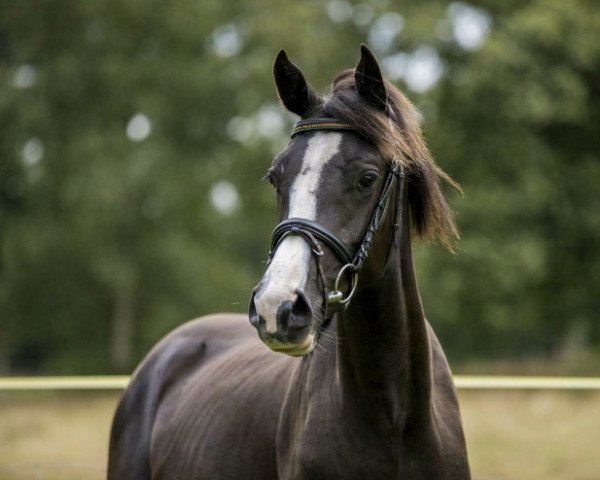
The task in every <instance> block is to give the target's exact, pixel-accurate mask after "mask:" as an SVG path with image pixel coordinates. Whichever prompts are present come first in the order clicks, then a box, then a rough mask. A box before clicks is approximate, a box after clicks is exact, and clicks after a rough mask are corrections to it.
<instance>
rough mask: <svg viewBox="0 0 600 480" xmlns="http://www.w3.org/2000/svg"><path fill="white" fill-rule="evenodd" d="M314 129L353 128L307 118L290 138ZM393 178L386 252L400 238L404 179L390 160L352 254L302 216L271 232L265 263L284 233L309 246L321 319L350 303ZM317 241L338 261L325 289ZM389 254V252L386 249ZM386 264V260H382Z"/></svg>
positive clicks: (332, 235) (298, 125)
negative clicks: (345, 283)
mask: <svg viewBox="0 0 600 480" xmlns="http://www.w3.org/2000/svg"><path fill="white" fill-rule="evenodd" d="M316 130H328V131H331V130H334V131H343V130H345V131H356V129H355V128H354V127H353V126H352V125H350V124H348V123H345V122H342V121H340V120H337V119H335V118H316V119H310V120H301V121H299V122H298V123H296V125H295V126H294V128H293V130H292V133H291V138H294V137H295V136H296V135H298V134H301V133H304V132H310V131H316ZM394 181H395V182H396V204H395V208H394V222H393V224H392V230H393V232H392V238H391V244H390V252H391V249H392V248H395V249H398V248H399V246H400V239H401V237H402V197H403V196H404V182H405V174H404V168H403V167H402V165H400V164H399V163H398V162H395V161H392V162H391V163H390V166H389V167H388V170H387V173H386V177H385V181H384V184H383V189H382V190H381V194H380V195H379V200H378V201H377V205H375V209H374V210H373V214H372V215H371V220H370V222H369V226H368V227H367V231H366V232H365V235H364V236H363V239H362V242H361V244H360V246H359V247H358V250H357V251H356V253H355V254H354V255H353V254H352V253H351V252H350V251H349V250H348V248H347V247H346V246H345V245H344V244H343V243H342V242H341V241H340V240H339V239H338V238H337V237H336V236H335V235H334V234H333V233H331V232H330V231H329V230H327V229H326V228H325V227H323V226H321V225H319V224H318V223H316V222H313V221H312V220H307V219H305V218H288V219H286V220H283V221H282V222H281V223H279V224H278V225H277V226H276V227H275V229H274V230H273V233H272V235H271V251H270V252H269V262H270V261H271V259H272V258H273V255H274V254H275V251H276V250H277V248H278V247H279V245H280V244H281V242H282V241H283V239H284V238H285V237H287V236H288V235H299V236H301V237H302V238H304V239H305V240H306V241H307V242H308V244H309V245H310V247H311V252H312V254H313V255H314V256H315V260H316V263H317V271H318V273H319V276H320V278H321V283H322V285H323V297H324V299H325V310H326V311H325V315H324V316H325V318H330V317H331V316H332V315H333V314H334V313H336V312H338V311H341V310H344V309H345V308H346V307H347V306H348V305H349V303H350V300H351V299H352V297H353V295H354V293H355V291H356V285H357V283H358V273H359V271H360V269H361V268H362V266H363V263H364V261H365V259H366V258H367V255H368V252H369V249H370V248H371V244H372V242H373V237H374V236H375V233H376V232H377V230H378V228H379V226H380V225H381V222H382V220H383V218H384V217H385V212H386V211H387V206H388V203H389V200H390V197H391V193H392V190H393V185H394ZM319 242H322V243H324V244H325V245H327V246H328V247H329V248H330V249H331V251H332V252H333V253H334V254H335V255H336V256H337V257H338V259H339V260H341V262H342V265H343V266H342V268H341V269H340V270H339V272H338V274H337V275H336V278H335V282H334V284H333V289H332V290H331V291H329V289H328V288H327V283H326V281H325V274H324V272H323V267H322V265H321V257H322V256H323V249H322V248H321V244H320V243H319ZM388 257H389V252H388ZM386 263H387V262H386ZM344 274H347V275H350V279H351V280H350V291H349V293H348V294H347V295H346V297H344V294H343V293H342V292H341V291H340V282H341V279H342V277H343V276H344Z"/></svg>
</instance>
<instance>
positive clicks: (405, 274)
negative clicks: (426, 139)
mask: <svg viewBox="0 0 600 480" xmlns="http://www.w3.org/2000/svg"><path fill="white" fill-rule="evenodd" d="M352 73H353V74H354V72H352ZM354 75H355V78H356V87H355V86H354V83H353V84H352V85H351V88H349V89H347V92H349V93H347V94H348V95H349V97H348V98H346V100H345V101H344V102H342V104H343V105H348V104H351V103H352V102H355V103H356V104H357V105H359V106H360V105H362V104H363V103H368V104H369V105H370V106H369V107H368V108H369V109H371V110H373V109H375V110H373V112H378V113H373V114H372V118H371V121H373V122H377V121H381V119H383V121H381V125H382V126H387V125H388V123H389V122H388V119H387V117H385V116H384V112H385V115H388V116H390V117H391V116H397V115H399V114H400V113H401V112H400V110H401V109H400V108H399V105H400V104H402V105H404V104H403V103H402V102H403V101H404V100H403V98H404V97H401V96H400V95H401V94H400V93H399V92H397V91H396V92H397V93H394V92H393V91H392V92H391V93H389V95H390V99H388V100H387V101H385V102H383V103H382V98H384V99H385V98H386V97H385V96H386V91H385V88H384V83H383V80H381V74H380V72H379V68H378V66H377V64H376V61H375V59H374V57H372V54H370V52H369V51H368V50H367V49H365V48H364V47H363V57H362V58H361V62H360V63H359V65H358V66H357V69H356V73H355V74H354ZM275 77H276V83H277V86H278V90H279V93H280V97H281V98H282V101H283V103H284V105H286V107H288V108H289V109H290V110H292V111H294V112H296V113H298V114H299V115H301V116H302V117H303V118H309V119H310V118H313V117H316V118H320V117H328V116H329V117H331V116H333V117H339V116H343V115H344V114H345V112H344V110H343V108H342V109H341V110H339V109H338V110H336V108H335V107H336V105H335V103H332V102H329V103H325V104H323V102H322V101H321V100H320V99H319V97H318V96H317V94H316V93H315V92H314V91H313V90H312V89H311V88H310V87H309V86H308V85H307V84H306V82H305V80H304V78H303V76H302V75H301V74H300V73H299V71H298V70H297V68H296V67H295V66H294V65H293V64H291V62H289V61H288V60H287V57H285V55H284V54H283V55H282V54H280V55H279V56H278V59H277V61H276V64H275ZM344 78H346V80H347V79H348V78H349V77H348V76H346V77H343V78H342V80H341V81H338V79H336V85H340V84H343V83H344V81H346V80H344ZM378 78H379V79H380V80H381V81H380V82H379V81H378ZM373 79H374V82H373V81H372V80H373ZM385 87H386V88H388V89H390V88H391V86H389V85H387V84H386V86H385ZM365 89H366V90H365ZM382 89H383V90H382ZM334 92H335V86H334ZM342 94H344V93H343V92H342ZM342 94H338V95H342ZM382 95H383V97H382ZM335 98H336V97H335V93H334V99H335ZM339 98H341V97H339ZM348 99H350V100H348ZM388 103H389V104H390V105H392V107H391V108H388V107H389V105H388ZM361 108H362V107H361ZM406 108H409V107H408V106H406ZM371 110H368V109H367V110H365V112H370V111H371ZM390 111H396V114H392V113H390ZM332 112H333V113H332ZM361 112H362V111H361ZM403 115H404V116H402V117H401V118H396V119H395V123H396V125H398V126H399V127H398V128H402V129H403V132H404V133H403V136H402V137H398V138H399V141H400V142H402V141H404V140H406V141H407V142H408V143H407V144H410V142H411V141H412V142H416V140H415V138H416V137H414V135H415V132H414V131H411V128H412V129H413V130H414V128H417V127H415V126H414V125H413V126H411V117H410V112H408V113H407V112H404V113H403ZM367 120H368V119H367ZM336 122H337V123H336ZM349 124H350V123H348V121H347V122H345V123H340V122H339V121H338V120H335V121H332V122H331V123H330V122H321V121H318V122H317V121H313V122H312V123H310V122H308V123H307V122H305V123H304V124H303V125H302V129H304V130H298V131H302V134H301V135H298V137H297V138H295V139H294V140H293V141H292V142H291V143H290V145H289V146H288V148H287V149H286V150H285V151H284V153H283V154H282V155H281V156H280V157H278V158H276V160H275V161H274V163H273V167H272V168H271V170H270V174H271V175H272V177H273V178H271V179H272V181H273V183H274V185H275V186H276V188H277V192H278V197H279V200H280V201H279V205H280V217H281V219H283V220H284V221H283V222H282V223H281V224H280V227H281V226H282V225H283V227H282V228H284V230H282V229H280V227H278V228H277V229H276V231H277V230H278V229H280V233H281V232H283V233H282V234H280V235H277V236H276V235H274V242H273V248H272V252H271V256H270V264H269V268H268V270H267V272H266V274H265V276H264V277H263V279H262V281H261V282H260V283H259V285H258V286H257V287H256V289H255V290H254V293H253V296H252V299H251V304H250V323H251V324H252V325H253V326H254V327H255V329H256V330H257V331H258V334H259V335H258V338H257V336H256V333H255V331H254V330H253V329H252V328H251V327H250V326H249V325H248V323H247V318H246V317H242V316H240V315H215V316H209V317H204V318H201V319H198V320H195V321H193V322H190V323H188V324H185V325H183V326H182V327H180V328H178V329H176V330H175V331H174V332H172V333H171V334H170V335H168V336H167V337H166V338H165V339H164V340H163V341H161V342H160V343H159V344H158V345H157V346H156V347H155V348H154V349H153V351H152V352H150V354H149V355H148V356H147V357H146V359H145V360H144V362H143V363H142V364H141V365H140V367H139V368H138V370H137V371H136V373H135V374H134V377H133V379H132V382H131V384H130V386H129V387H128V388H127V390H126V392H125V394H124V396H123V398H122V400H121V402H120V404H119V407H118V409H117V412H116V415H115V419H114V422H113V430H112V433H111V445H110V455H109V472H108V478H109V479H110V480H120V479H133V480H148V479H153V480H167V479H169V480H200V479H265V480H269V479H279V480H319V479H323V480H334V479H365V478H385V479H399V480H400V479H401V480H413V479H414V480H417V479H427V480H432V479H446V480H468V479H469V478H470V473H469V467H468V461H467V455H466V448H465V441H464V436H463V431H462V426H461V420H460V413H459V408H458V402H457V399H456V392H455V389H454V384H453V380H452V375H451V373H450V369H449V367H448V364H447V361H446V358H445V356H444V353H443V351H442V349H441V346H440V344H439V342H438V340H437V338H436V337H435V334H434V333H433V330H432V329H431V327H430V326H429V324H428V322H427V321H426V319H425V317H424V313H423V308H422V305H421V300H420V297H419V293H418V288H417V284H416V279H415V274H414V269H413V260H412V247H411V230H412V229H411V223H415V222H416V226H417V227H416V231H417V232H418V231H419V229H420V228H421V230H423V228H424V227H423V225H424V222H426V221H431V218H433V219H434V220H435V221H438V222H443V218H444V215H445V214H446V213H447V211H446V210H445V207H446V204H445V203H444V201H443V198H442V197H441V193H439V190H438V189H437V183H436V182H435V181H434V180H433V177H434V176H435V175H440V172H439V171H436V170H435V168H434V166H433V165H434V164H433V163H431V162H430V161H429V160H427V159H425V160H426V161H425V160H424V161H423V163H422V165H421V166H420V167H419V168H422V170H421V171H418V170H417V171H418V172H419V175H420V177H418V178H417V177H414V179H413V182H414V183H413V184H412V185H410V184H409V187H410V188H407V189H404V178H403V177H401V176H398V178H397V180H396V185H397V186H398V188H397V189H396V190H393V189H392V188H391V187H390V189H389V190H386V188H387V186H390V185H392V184H393V182H394V179H393V178H392V177H391V175H392V174H394V175H395V174H396V172H397V170H396V169H391V170H388V163H387V159H386V155H385V153H386V152H385V151H384V150H385V149H386V147H385V144H382V145H379V146H378V145H377V144H375V142H369V141H367V140H368V139H369V133H368V132H360V130H359V128H360V126H359V125H358V124H356V127H353V129H354V130H357V131H359V133H361V135H357V134H356V133H355V132H354V131H352V132H344V133H339V132H322V131H320V130H328V129H348V125H349ZM313 127H314V128H315V129H316V130H318V131H317V132H316V133H306V132H307V130H306V129H309V130H310V128H313ZM382 128H383V127H382ZM395 128H396V127H395ZM417 133H418V132H417ZM411 135H412V136H413V137H414V138H412V140H411ZM365 138H366V139H367V140H365ZM396 143H397V142H396ZM413 147H414V148H412V150H411V151H410V152H409V151H406V152H404V153H405V154H406V155H415V156H416V154H417V153H419V152H420V151H426V150H422V149H420V145H419V144H415V145H413ZM409 150H410V149H409ZM299 158H301V159H302V161H298V159H299ZM407 162H408V161H407ZM428 162H429V163H428ZM407 166H411V165H410V164H409V163H407ZM412 167H413V168H415V169H416V168H417V165H412ZM386 171H389V172H391V173H389V174H387V176H386V177H385V178H386V179H387V180H386V181H385V185H384V181H383V177H384V175H383V174H384V172H386ZM277 175H280V176H281V178H276V176H277ZM388 180H390V183H389V184H388ZM317 190H318V192H319V195H321V196H320V197H318V198H317V194H316V192H317ZM377 192H379V195H377ZM386 192H387V193H386ZM390 192H392V193H390ZM388 194H389V198H390V199H391V200H390V202H389V203H388V200H387V198H388V197H387V195H388ZM384 196H385V201H384V200H382V199H383V198H384ZM436 202H437V203H436ZM391 205H395V209H394V207H392V206H391ZM405 205H406V206H407V207H409V208H404V206H405ZM411 208H412V210H411ZM425 208H429V209H430V210H431V209H433V211H434V214H433V215H432V214H431V212H429V214H427V213H426V212H425ZM436 208H437V210H436ZM378 209H379V210H381V212H378ZM421 210H422V211H421ZM290 212H291V213H290ZM370 212H375V214H374V215H373V219H375V221H374V220H371V222H367V221H366V220H364V218H363V217H368V216H369V215H370ZM379 213H381V215H380V216H379ZM427 215H430V217H431V218H429V220H428V217H427ZM290 217H291V220H287V222H286V221H285V219H289V218H290ZM379 217H381V222H380V219H379ZM440 219H442V220H440ZM419 222H421V224H419ZM379 223H381V228H379V230H378V227H379ZM419 225H420V227H419ZM448 225H450V226H452V225H453V224H452V222H451V221H449V223H448ZM322 226H323V227H322ZM323 230H325V233H322V231H323ZM327 232H337V234H338V235H339V239H338V237H335V236H334V235H332V234H330V233H327ZM365 232H367V233H366V234H365ZM390 232H392V233H390ZM315 235H317V236H318V237H319V239H320V240H322V242H323V243H324V247H325V248H322V247H321V245H320V243H319V242H318V241H317V240H316V238H315ZM361 238H362V239H363V240H362V243H361ZM390 238H391V241H390ZM339 245H342V246H341V247H340V246H339ZM345 245H347V246H349V247H351V249H352V250H353V251H358V252H361V251H364V252H365V253H366V251H367V250H369V249H370V254H369V255H370V256H369V259H368V260H367V261H365V262H364V266H362V262H363V260H364V256H363V258H361V260H360V261H357V262H356V265H358V266H357V267H355V268H356V270H358V269H359V268H360V267H361V266H362V269H361V283H360V287H359V288H358V289H356V293H355V295H354V298H353V300H352V303H351V304H350V303H349V299H350V298H351V297H352V295H353V294H354V288H353V286H355V283H354V279H352V280H351V279H349V278H345V276H344V275H343V272H344V270H343V269H342V270H341V271H340V262H339V260H336V255H337V256H338V257H339V256H340V255H341V256H342V257H343V256H344V255H345V254H344V250H345ZM340 251H341V253H339V252H340ZM361 255H362V254H361ZM313 257H314V258H315V261H314V262H313V261H312V258H313ZM345 262H347V260H345ZM347 266H348V265H347ZM337 272H340V273H338V274H337V279H336V273H337ZM334 279H336V280H335V290H337V288H338V282H339V283H340V287H339V288H343V289H344V290H345V291H346V292H350V293H348V294H347V295H346V300H348V302H347V303H348V304H349V306H348V308H347V309H343V308H339V306H340V305H344V303H343V302H344V301H345V300H342V302H340V298H342V297H343V296H344V295H343V294H341V293H340V292H339V291H335V292H333V291H332V292H330V293H329V294H325V295H323V296H322V295H321V294H323V291H321V288H322V289H324V290H325V293H327V285H330V284H332V283H333V280H334ZM338 294H339V296H338ZM332 299H333V300H332ZM265 344H266V345H267V346H268V347H270V348H267V346H265ZM276 352H278V353H276ZM281 352H283V353H286V354H287V355H283V354H282V353H281Z"/></svg>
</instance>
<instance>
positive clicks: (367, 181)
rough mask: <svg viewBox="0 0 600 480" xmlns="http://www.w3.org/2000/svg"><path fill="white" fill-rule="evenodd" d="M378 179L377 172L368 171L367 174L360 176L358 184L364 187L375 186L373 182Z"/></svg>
mask: <svg viewBox="0 0 600 480" xmlns="http://www.w3.org/2000/svg"><path fill="white" fill-rule="evenodd" d="M376 180H377V174H375V173H366V174H365V175H363V176H362V177H361V178H360V181H359V182H358V184H359V185H360V186H361V187H362V188H369V187H372V186H373V184H374V183H375V181H376Z"/></svg>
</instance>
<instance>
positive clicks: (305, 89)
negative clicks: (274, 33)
mask: <svg viewBox="0 0 600 480" xmlns="http://www.w3.org/2000/svg"><path fill="white" fill-rule="evenodd" d="M273 77H274V78H275V85H276V87H277V93H278V94H279V98H280V99H281V102H282V103H283V105H284V106H285V108H287V109H288V110H289V111H290V112H293V113H295V114H297V115H300V116H301V117H303V116H304V115H305V114H306V113H307V112H308V111H310V110H311V109H312V108H314V107H315V106H317V105H318V104H319V103H320V98H319V95H318V94H317V92H316V91H315V90H314V89H313V88H312V87H311V86H310V85H309V84H308V83H307V81H306V79H305V78H304V75H302V72H301V71H300V69H299V68H298V67H297V66H296V65H294V64H293V63H292V62H290V60H289V58H288V56H287V54H286V53H285V50H283V49H281V50H279V53H277V56H276V57H275V63H274V64H273Z"/></svg>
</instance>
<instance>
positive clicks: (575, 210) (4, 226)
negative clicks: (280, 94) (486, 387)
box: [0, 0, 600, 374]
mask: <svg viewBox="0 0 600 480" xmlns="http://www.w3.org/2000/svg"><path fill="white" fill-rule="evenodd" d="M599 31H600V11H599V9H598V7H597V4H596V3H595V2H593V1H583V0H582V1H573V2H563V1H561V0H544V1H521V0H519V1H504V2H495V1H491V0H490V1H477V2H474V3H464V2H445V1H435V0H419V1H405V2H392V1H389V0H372V1H369V2H351V1H348V0H330V1H326V2H321V1H318V2H317V1H312V2H311V1H303V2H286V4H285V5H282V4H281V2H276V1H272V0H253V1H249V0H244V1H241V0H228V1H226V2H224V1H216V0H215V1H211V0H179V1H177V2H162V1H149V0H94V1H81V0H52V1H50V0H48V1H43V0H18V1H17V0H5V1H3V2H2V3H1V4H0V78H1V79H2V81H1V83H0V248H1V256H0V374H16V373H55V374H59V373H60V374H82V373H113V372H115V373H116V372H118V373H126V372H130V371H131V369H132V368H133V367H134V366H135V365H136V364H137V362H138V361H139V360H140V359H141V358H142V356H143V355H144V353H145V352H147V351H148V349H149V348H150V346H151V345H153V344H154V343H155V342H156V341H157V340H158V339H159V338H160V337H161V336H162V335H164V334H165V333H166V332H168V331H169V330H170V329H172V328H174V327H175V326H177V325H179V324H181V323H182V322H184V321H185V320H188V319H191V318H194V317H196V316H199V315H202V314H206V313H210V312H216V311H235V312H245V311H246V308H247V304H248V300H249V296H250V292H251V289H252V287H253V286H254V284H255V283H256V282H257V281H258V279H259V278H260V276H261V274H262V272H263V270H264V268H265V264H264V260H265V256H266V253H267V250H268V245H269V234H270V231H271V228H272V227H273V225H274V224H275V220H276V218H275V206H274V201H273V194H272V191H271V189H270V187H269V186H268V185H266V184H264V183H261V182H260V179H261V177H262V176H263V175H264V173H265V171H266V169H267V168H268V166H269V164H270V162H271V159H272V157H273V155H274V154H275V153H276V152H277V151H279V150H280V149H281V148H282V146H283V145H285V143H286V141H287V135H288V132H289V130H290V126H291V125H292V124H293V122H294V120H295V119H294V118H293V116H292V115H290V114H287V113H285V112H284V111H283V110H282V109H281V108H280V107H279V105H278V102H277V98H276V93H275V89H274V86H273V81H272V76H271V65H272V61H273V58H274V56H275V53H276V52H277V51H278V49H280V48H281V47H285V48H286V49H287V52H288V54H289V56H290V58H292V60H293V61H294V62H296V63H297V64H298V65H299V66H300V67H301V68H302V70H303V71H304V73H305V75H306V76H307V78H308V79H309V81H310V82H311V83H312V84H313V85H314V86H315V87H317V88H318V89H320V90H321V91H325V92H326V91H327V89H328V87H329V84H330V82H331V80H332V78H333V76H334V75H335V74H336V73H337V72H339V71H340V70H342V69H343V68H346V67H349V66H354V65H355V64H356V62H357V61H358V57H359V45H360V43H361V42H365V43H367V44H368V45H369V46H370V47H371V48H372V49H373V50H374V52H375V53H376V54H377V56H378V58H379V59H380V62H381V64H382V67H383V69H384V71H385V74H386V75H387V76H388V78H390V79H391V80H393V81H395V82H396V83H397V85H399V86H400V87H401V88H402V89H404V90H405V91H406V92H407V94H408V95H409V97H410V98H411V99H412V100H413V101H414V102H415V104H416V105H417V106H418V108H419V109H420V110H421V111H422V113H423V115H424V118H425V132H426V136H427V138H428V141H429V145H430V147H431V150H432V151H433V154H434V156H435V158H436V159H437V161H438V162H439V164H440V165H441V166H442V167H443V168H444V169H445V170H446V171H448V172H449V173H450V174H451V175H452V176H453V177H454V178H456V180H457V181H458V182H459V183H460V184H461V185H462V187H463V189H464V195H463V196H460V195H458V194H456V193H455V192H453V191H450V190H449V191H448V194H449V200H450V201H451V203H452V206H453V208H454V209H455V210H456V212H457V215H458V223H459V225H460V229H461V232H462V237H463V239H462V242H461V243H460V246H459V249H458V251H457V253H456V254H455V255H452V254H449V253H448V252H447V251H445V250H444V249H443V248H441V247H437V246H426V245H425V246H419V247H417V252H418V260H417V261H418V265H417V267H418V274H419V281H420V286H421V292H422V296H423V297H424V305H425V309H426V313H427V316H428V318H429V319H430V321H431V323H432V324H433V325H434V327H435V329H436V331H437V332H438V334H439V335H440V337H441V340H442V344H443V345H444V347H445V349H446V352H447V353H448V355H449V357H450V360H451V363H452V364H453V365H454V368H455V370H458V371H461V370H465V369H467V370H469V369H470V370H477V369H482V370H485V371H489V369H490V368H492V369H494V368H496V366H497V365H502V366H501V367H499V368H504V369H509V368H511V367H510V364H513V365H516V366H517V367H519V368H522V367H523V366H524V362H525V364H526V365H528V366H530V367H531V368H533V369H538V370H539V369H548V368H550V369H552V368H554V369H557V370H560V371H562V370H565V369H566V370H574V371H577V372H579V373H590V372H595V373H599V372H600V361H599V360H598V359H599V357H600V356H599V352H600V322H599V320H600V295H599V294H598V285H600V258H599V251H600V195H599V194H598V188H599V187H598V185H600V162H599V156H600V127H599V124H600V42H598V32H599ZM550 364H551V367H549V366H548V365H550Z"/></svg>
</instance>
